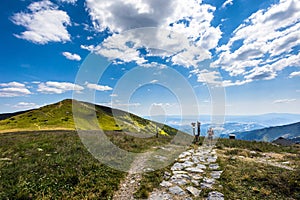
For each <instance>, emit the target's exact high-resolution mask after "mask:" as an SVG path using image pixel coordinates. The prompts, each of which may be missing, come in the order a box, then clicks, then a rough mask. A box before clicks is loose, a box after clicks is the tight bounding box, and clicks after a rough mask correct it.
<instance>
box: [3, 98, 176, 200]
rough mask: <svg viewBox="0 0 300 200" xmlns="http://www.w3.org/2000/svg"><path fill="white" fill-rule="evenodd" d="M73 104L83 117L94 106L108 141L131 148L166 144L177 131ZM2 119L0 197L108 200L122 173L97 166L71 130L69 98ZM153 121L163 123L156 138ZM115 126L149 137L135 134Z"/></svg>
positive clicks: (141, 149)
mask: <svg viewBox="0 0 300 200" xmlns="http://www.w3.org/2000/svg"><path fill="white" fill-rule="evenodd" d="M75 103H77V105H78V107H77V111H78V113H79V114H80V115H81V116H82V117H83V118H87V119H88V118H89V117H91V112H90V111H91V110H93V109H94V108H95V109H96V116H97V118H96V119H97V123H98V124H99V125H100V126H101V128H102V129H103V130H105V133H106V135H107V136H108V138H109V139H110V140H111V142H113V143H115V144H116V145H118V146H119V147H120V148H121V149H124V150H128V151H131V152H145V151H149V149H152V147H153V146H159V145H162V144H166V143H169V142H170V140H171V139H172V138H173V137H170V135H174V134H175V133H176V132H177V130H176V129H173V128H171V127H169V126H161V124H157V123H155V122H151V121H149V120H145V119H143V118H140V117H138V116H136V115H133V114H130V113H127V112H123V111H120V110H112V109H110V108H108V107H103V106H94V105H93V104H89V103H82V102H75ZM92 113H95V112H92ZM112 113H114V115H113V114H112ZM1 117H3V118H5V119H3V118H1V119H2V120H0V131H2V132H6V133H2V134H0V144H1V145H0V199H99V198H100V199H110V198H111V197H112V195H113V192H114V191H115V190H117V189H118V186H119V183H120V180H121V179H122V178H124V176H125V175H126V173H124V172H120V171H117V170H114V169H111V168H109V167H107V166H105V165H102V164H101V163H100V162H99V161H98V160H96V159H95V158H94V157H93V156H92V155H91V154H90V153H89V152H88V151H87V150H86V148H85V147H84V146H83V144H82V143H81V141H80V138H79V137H78V134H77V132H75V131H73V130H74V129H75V127H74V119H73V116H72V101H71V100H64V101H62V102H58V103H56V104H52V105H48V106H45V107H42V108H39V109H34V110H29V111H26V112H21V113H16V114H12V115H5V116H4V115H2V116H1ZM87 121H88V122H89V120H87ZM116 121H117V122H116ZM79 123H81V127H86V128H88V127H89V125H90V124H88V123H87V122H85V121H83V122H81V121H80V122H79ZM156 125H160V127H163V128H162V130H161V135H160V136H159V138H156V137H155V136H154V134H155V133H156V127H155V126H156ZM55 129H56V130H55ZM57 129H61V130H57ZM66 129H71V130H66ZM27 130H28V131H27ZM45 130H48V131H45ZM119 130H123V131H127V132H133V133H146V134H149V133H151V134H153V136H152V137H150V138H149V137H148V138H146V139H145V138H139V137H134V136H130V135H127V134H126V133H124V132H120V131H119ZM13 131H18V132H13ZM26 131H27V132H26Z"/></svg>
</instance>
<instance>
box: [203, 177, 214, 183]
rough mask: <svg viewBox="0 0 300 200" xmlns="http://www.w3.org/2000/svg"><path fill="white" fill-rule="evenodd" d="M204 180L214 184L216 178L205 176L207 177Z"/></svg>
mask: <svg viewBox="0 0 300 200" xmlns="http://www.w3.org/2000/svg"><path fill="white" fill-rule="evenodd" d="M203 182H204V183H208V184H214V183H215V179H213V178H207V177H205V178H204V179H203Z"/></svg>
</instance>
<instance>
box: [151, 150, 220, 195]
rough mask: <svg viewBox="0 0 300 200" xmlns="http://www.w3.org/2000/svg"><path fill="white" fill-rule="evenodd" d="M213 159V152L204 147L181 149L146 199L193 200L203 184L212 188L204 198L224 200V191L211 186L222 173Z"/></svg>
mask: <svg viewBox="0 0 300 200" xmlns="http://www.w3.org/2000/svg"><path fill="white" fill-rule="evenodd" d="M216 161H217V154H216V152H215V151H214V150H210V149H209V148H205V147H199V148H198V149H197V150H194V149H191V150H188V151H185V152H183V153H181V154H180V155H179V157H178V159H177V161H176V162H175V163H174V165H173V166H172V168H171V171H172V172H171V173H169V172H165V176H164V180H163V181H162V182H161V183H160V186H159V187H158V188H156V189H155V190H154V191H153V192H152V193H151V194H150V197H149V200H172V199H174V200H177V199H180V200H181V199H183V200H192V199H194V198H196V197H198V196H199V195H200V194H201V191H202V189H204V188H208V189H211V190H212V191H211V192H209V194H208V196H207V197H206V199H209V200H223V199H224V195H223V194H222V193H220V192H218V191H214V190H213V189H214V187H213V186H214V185H215V184H216V181H217V179H219V178H220V176H221V174H222V171H220V169H219V165H218V164H217V163H216Z"/></svg>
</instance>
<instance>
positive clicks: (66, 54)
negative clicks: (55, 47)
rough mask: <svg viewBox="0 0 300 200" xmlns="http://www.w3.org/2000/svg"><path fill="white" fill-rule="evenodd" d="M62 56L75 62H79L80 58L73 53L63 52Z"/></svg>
mask: <svg viewBox="0 0 300 200" xmlns="http://www.w3.org/2000/svg"><path fill="white" fill-rule="evenodd" d="M62 55H63V56H65V57H66V58H67V59H69V60H76V61H80V60H81V57H80V56H79V55H78V54H75V53H74V54H72V53H70V52H63V53H62Z"/></svg>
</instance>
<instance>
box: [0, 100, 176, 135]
mask: <svg viewBox="0 0 300 200" xmlns="http://www.w3.org/2000/svg"><path fill="white" fill-rule="evenodd" d="M72 103H74V105H75V106H76V113H77V114H78V115H79V116H80V117H81V118H83V119H89V118H93V116H92V114H94V113H95V114H96V118H94V119H97V122H96V123H97V124H98V125H99V127H100V128H101V129H102V130H104V131H121V130H122V131H126V132H133V133H144V134H155V133H156V126H159V127H161V129H159V133H161V134H169V135H172V134H174V133H175V132H176V131H177V130H175V129H173V128H171V127H169V126H165V125H162V124H159V123H156V122H152V121H150V120H146V119H143V118H141V117H139V116H136V115H134V114H131V113H128V112H125V111H121V110H117V109H111V108H109V107H105V106H100V105H94V104H91V103H86V102H79V101H75V100H73V102H72V100H71V99H66V100H63V101H61V102H58V103H55V104H51V105H47V106H44V107H41V108H38V109H33V110H28V111H22V112H18V113H11V114H2V115H0V132H14V131H34V130H75V124H74V119H73V112H72ZM94 110H95V112H94ZM92 120H93V119H92ZM92 120H91V121H92ZM89 122H90V120H82V121H80V122H79V124H80V127H79V128H86V129H88V130H89V128H90V124H88V123H89Z"/></svg>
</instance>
